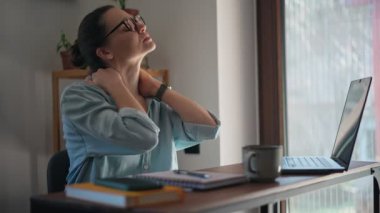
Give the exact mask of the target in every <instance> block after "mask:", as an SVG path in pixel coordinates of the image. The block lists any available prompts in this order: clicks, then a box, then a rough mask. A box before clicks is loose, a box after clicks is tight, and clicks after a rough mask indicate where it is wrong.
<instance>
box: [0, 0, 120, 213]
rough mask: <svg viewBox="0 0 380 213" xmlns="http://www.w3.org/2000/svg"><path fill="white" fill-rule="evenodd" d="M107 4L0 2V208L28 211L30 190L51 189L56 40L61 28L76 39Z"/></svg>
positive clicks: (92, 0)
mask: <svg viewBox="0 0 380 213" xmlns="http://www.w3.org/2000/svg"><path fill="white" fill-rule="evenodd" d="M105 3H113V1H111V0H108V1H107V0H33V1H30V0H18V1H0V29H1V30H0V65H1V70H0V121H1V122H0V170H1V174H0V188H1V190H0V212H3V213H6V212H28V211H29V197H30V195H32V194H37V193H44V192H46V165H47V161H48V158H49V157H50V155H51V153H52V140H51V138H52V135H51V124H52V117H51V114H52V112H51V109H52V105H51V72H52V71H53V70H58V69H61V62H60V58H59V55H58V54H57V53H56V50H55V48H56V43H57V42H58V39H59V35H60V31H61V30H64V31H65V32H66V33H67V34H68V36H69V38H70V39H74V37H75V35H76V30H77V27H78V25H79V22H80V20H81V19H82V18H83V16H84V14H86V13H87V12H89V11H90V10H93V9H94V8H96V7H97V6H99V5H101V4H105Z"/></svg>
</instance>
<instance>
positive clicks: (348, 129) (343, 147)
mask: <svg viewBox="0 0 380 213" xmlns="http://www.w3.org/2000/svg"><path fill="white" fill-rule="evenodd" d="M371 81H372V77H367V78H362V79H358V80H354V81H352V82H351V84H350V87H349V90H348V94H347V97H346V102H345V105H344V108H343V112H342V116H341V120H340V124H339V128H338V132H337V134H336V138H335V145H334V148H333V151H332V154H331V157H324V156H297V157H290V156H286V157H283V159H282V164H281V173H282V174H323V173H332V172H342V171H347V169H348V167H349V165H350V161H351V156H352V152H353V150H354V146H355V141H356V137H357V134H358V131H359V126H360V121H361V118H362V115H363V110H364V106H365V103H366V100H367V96H368V92H369V88H370V85H371Z"/></svg>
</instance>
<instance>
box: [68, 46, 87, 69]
mask: <svg viewBox="0 0 380 213" xmlns="http://www.w3.org/2000/svg"><path fill="white" fill-rule="evenodd" d="M70 51H71V56H72V59H71V62H73V64H74V65H75V66H76V67H81V68H83V67H85V66H86V61H85V60H84V58H83V56H82V54H81V52H80V49H79V45H78V40H75V42H74V45H73V46H72V47H71V49H70Z"/></svg>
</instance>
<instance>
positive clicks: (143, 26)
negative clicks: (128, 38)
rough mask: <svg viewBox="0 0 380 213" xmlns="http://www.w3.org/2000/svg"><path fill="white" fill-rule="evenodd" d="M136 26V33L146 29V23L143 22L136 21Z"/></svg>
mask: <svg viewBox="0 0 380 213" xmlns="http://www.w3.org/2000/svg"><path fill="white" fill-rule="evenodd" d="M136 27H137V32H138V33H143V32H145V31H146V25H145V24H142V23H138V24H137V26H136Z"/></svg>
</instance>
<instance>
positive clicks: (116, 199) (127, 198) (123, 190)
mask: <svg viewBox="0 0 380 213" xmlns="http://www.w3.org/2000/svg"><path fill="white" fill-rule="evenodd" d="M142 181H143V180H136V179H134V178H116V179H100V180H97V181H95V182H94V183H90V182H87V183H77V184H70V185H67V186H66V188H65V194H66V196H67V197H72V198H77V199H81V200H86V201H92V202H97V203H102V204H107V205H111V206H116V207H122V208H127V207H136V206H141V205H149V204H158V203H169V202H179V201H183V199H184V196H185V193H184V190H183V189H182V188H179V187H174V186H162V185H157V184H154V183H152V182H142Z"/></svg>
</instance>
